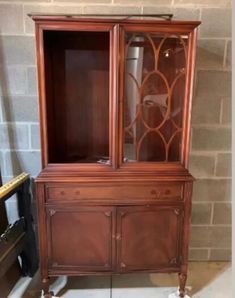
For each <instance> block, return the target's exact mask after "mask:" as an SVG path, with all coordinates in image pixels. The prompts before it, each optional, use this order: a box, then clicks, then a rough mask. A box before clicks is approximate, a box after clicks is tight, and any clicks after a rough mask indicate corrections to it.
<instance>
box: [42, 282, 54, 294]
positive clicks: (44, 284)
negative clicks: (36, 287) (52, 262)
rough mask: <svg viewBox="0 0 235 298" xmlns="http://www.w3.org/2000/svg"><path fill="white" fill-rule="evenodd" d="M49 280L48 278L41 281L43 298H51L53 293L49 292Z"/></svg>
mask: <svg viewBox="0 0 235 298" xmlns="http://www.w3.org/2000/svg"><path fill="white" fill-rule="evenodd" d="M49 286H50V280H49V278H43V279H42V289H43V298H52V297H53V296H54V293H53V292H52V291H49Z"/></svg>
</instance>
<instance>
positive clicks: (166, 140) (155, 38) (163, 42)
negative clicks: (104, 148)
mask: <svg viewBox="0 0 235 298" xmlns="http://www.w3.org/2000/svg"><path fill="white" fill-rule="evenodd" d="M187 47H188V38H187V36H175V35H167V34H165V35H159V34H147V33H146V34H143V33H141V34H139V33H136V34H128V33H127V34H126V44H125V59H126V60H125V98H124V102H125V107H124V110H125V111H124V114H125V117H124V158H125V160H127V161H155V162H157V161H158V162H164V161H165V162H167V161H179V160H180V152H181V139H182V118H183V103H184V97H185V75H186V65H187V63H186V61H187Z"/></svg>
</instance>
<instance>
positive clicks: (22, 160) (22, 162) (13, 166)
mask: <svg viewBox="0 0 235 298" xmlns="http://www.w3.org/2000/svg"><path fill="white" fill-rule="evenodd" d="M40 169H41V159H40V152H39V151H11V152H6V173H7V175H18V174H20V173H22V171H25V172H27V173H30V174H31V175H32V176H34V177H35V176H37V175H38V173H39V171H40Z"/></svg>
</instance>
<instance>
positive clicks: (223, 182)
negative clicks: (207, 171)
mask: <svg viewBox="0 0 235 298" xmlns="http://www.w3.org/2000/svg"><path fill="white" fill-rule="evenodd" d="M231 199H232V197H231V179H200V180H199V179H198V180H197V181H196V182H195V183H194V187H193V201H231Z"/></svg>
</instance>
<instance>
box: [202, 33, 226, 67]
mask: <svg viewBox="0 0 235 298" xmlns="http://www.w3.org/2000/svg"><path fill="white" fill-rule="evenodd" d="M225 43H226V40H225V39H224V40H221V39H218V40H217V39H200V40H198V47H197V68H198V69H205V70H207V69H217V70H220V69H222V68H223V63H224V50H225Z"/></svg>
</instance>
